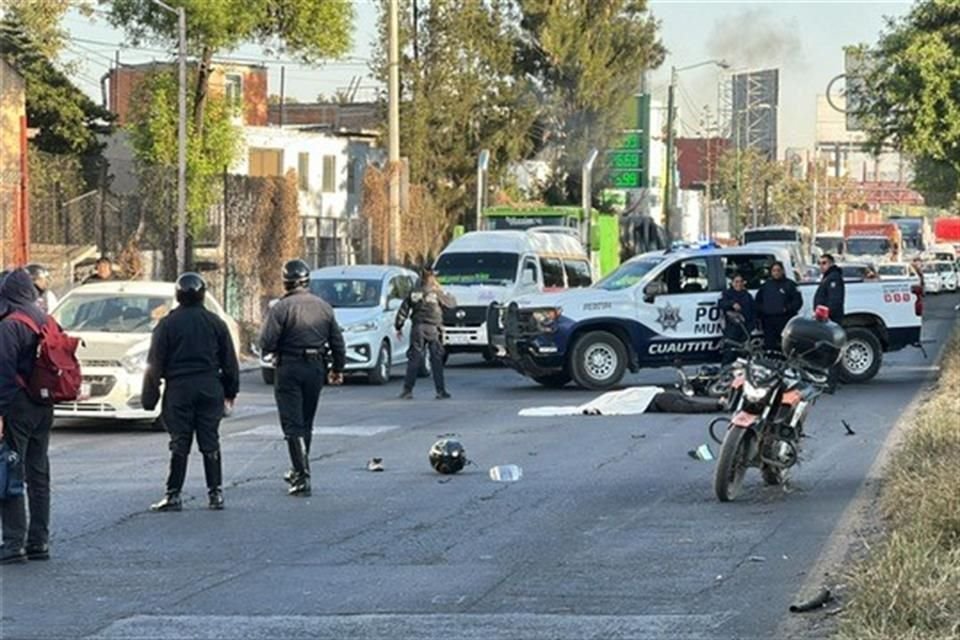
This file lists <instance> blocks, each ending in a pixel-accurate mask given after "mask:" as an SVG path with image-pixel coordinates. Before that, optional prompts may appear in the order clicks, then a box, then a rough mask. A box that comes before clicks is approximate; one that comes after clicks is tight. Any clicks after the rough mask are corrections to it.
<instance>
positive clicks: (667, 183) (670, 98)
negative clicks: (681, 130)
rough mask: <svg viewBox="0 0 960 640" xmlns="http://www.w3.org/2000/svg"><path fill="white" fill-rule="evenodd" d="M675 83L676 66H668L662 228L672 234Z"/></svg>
mask: <svg viewBox="0 0 960 640" xmlns="http://www.w3.org/2000/svg"><path fill="white" fill-rule="evenodd" d="M676 85H677V68H676V67H671V68H670V87H669V88H668V89H667V166H666V168H665V170H664V172H663V188H664V190H663V228H664V229H666V230H667V233H668V234H669V235H671V236H672V235H673V229H672V228H671V226H670V223H671V219H670V218H671V214H672V212H673V162H674V160H673V153H674V152H673V145H674V135H675V134H674V132H673V127H674V119H675V118H676V115H675V114H674V111H676V106H675V105H674V93H675V92H676Z"/></svg>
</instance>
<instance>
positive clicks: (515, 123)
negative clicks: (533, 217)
mask: <svg viewBox="0 0 960 640" xmlns="http://www.w3.org/2000/svg"><path fill="white" fill-rule="evenodd" d="M386 5H387V3H386V2H384V3H382V7H383V11H382V12H381V24H380V29H381V34H382V35H383V37H381V39H380V41H381V42H382V43H384V44H383V46H385V45H386V42H387V38H386V30H387V25H386V15H387V11H386ZM402 5H403V6H402V13H401V15H402V17H401V24H402V25H403V26H402V27H401V39H400V41H401V50H402V52H403V54H402V56H401V57H402V60H401V68H400V77H401V81H402V85H403V86H402V95H403V100H402V103H401V114H400V121H401V126H402V127H403V128H402V131H401V134H400V142H401V145H402V148H401V153H402V155H404V156H406V157H408V158H409V159H410V181H411V183H413V184H419V185H423V186H424V187H425V188H426V190H427V192H428V193H430V194H431V196H432V201H433V203H434V204H436V205H437V206H438V207H440V209H441V210H443V211H445V212H446V213H447V215H448V216H449V217H450V218H451V219H452V220H457V221H459V217H460V216H461V215H462V214H463V213H465V212H466V211H467V210H469V209H470V208H471V207H472V206H473V203H474V200H475V197H476V196H475V193H476V181H475V175H476V162H477V155H478V154H479V152H480V150H482V149H488V150H489V151H490V155H491V158H490V175H491V178H492V180H494V181H496V180H498V179H499V177H500V176H501V175H503V173H504V171H505V170H506V168H507V166H508V165H509V163H510V162H511V161H514V160H518V159H520V158H522V157H523V156H524V154H525V153H526V152H527V151H528V150H529V149H530V144H529V139H528V137H527V134H528V131H529V128H530V126H531V125H532V123H533V117H534V114H535V107H536V105H535V104H534V103H533V102H532V101H531V99H530V94H529V92H528V91H527V87H526V86H525V85H524V84H523V83H521V82H518V81H516V80H515V79H514V77H513V47H512V42H513V36H512V33H511V31H510V28H511V27H510V25H511V24H513V23H514V18H513V16H512V15H511V14H510V11H509V10H510V7H509V4H508V3H507V2H504V1H501V0H492V1H490V2H485V3H480V2H468V3H464V2H460V1H458V0H435V1H433V2H431V3H430V4H429V6H427V7H426V8H424V9H423V13H422V14H421V15H420V20H419V24H418V25H417V50H418V56H417V58H416V59H414V57H413V33H412V30H411V29H410V25H411V24H412V16H411V15H410V8H411V5H410V2H409V1H405V2H403V3H402ZM377 58H378V62H379V68H378V71H379V76H380V78H381V79H382V80H384V81H386V79H387V68H386V64H385V63H384V59H385V52H384V50H383V49H380V50H379V51H378V52H377ZM384 128H386V127H384Z"/></svg>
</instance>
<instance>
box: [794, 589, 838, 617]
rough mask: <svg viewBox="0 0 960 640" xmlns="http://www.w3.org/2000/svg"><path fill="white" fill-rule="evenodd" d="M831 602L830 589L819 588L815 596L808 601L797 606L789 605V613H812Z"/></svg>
mask: <svg viewBox="0 0 960 640" xmlns="http://www.w3.org/2000/svg"><path fill="white" fill-rule="evenodd" d="M831 600H833V596H832V595H830V589H828V588H826V587H821V588H820V591H818V592H817V595H815V596H813V597H812V598H810V599H809V600H804V601H803V602H801V603H799V604H792V605H790V613H805V612H807V611H813V610H815V609H819V608H820V607H822V606H823V605H825V604H827V603H828V602H830V601H831Z"/></svg>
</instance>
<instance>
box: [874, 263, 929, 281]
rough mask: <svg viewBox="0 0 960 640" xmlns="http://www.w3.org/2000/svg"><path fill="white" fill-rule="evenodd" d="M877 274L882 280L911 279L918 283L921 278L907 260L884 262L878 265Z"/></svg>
mask: <svg viewBox="0 0 960 640" xmlns="http://www.w3.org/2000/svg"><path fill="white" fill-rule="evenodd" d="M877 275H879V276H880V279H881V280H884V281H887V280H909V281H910V282H912V283H914V284H917V283H919V282H920V278H919V277H918V276H917V274H916V273H914V272H913V267H912V266H911V265H910V264H908V263H906V262H883V263H881V264H880V266H879V267H877Z"/></svg>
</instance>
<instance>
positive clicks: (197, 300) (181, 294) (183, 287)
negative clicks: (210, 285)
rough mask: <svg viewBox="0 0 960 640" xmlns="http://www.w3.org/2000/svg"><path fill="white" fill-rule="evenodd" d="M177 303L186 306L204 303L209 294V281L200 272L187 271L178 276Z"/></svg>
mask: <svg viewBox="0 0 960 640" xmlns="http://www.w3.org/2000/svg"><path fill="white" fill-rule="evenodd" d="M176 289H177V303H178V304H181V305H183V306H185V307H189V306H194V305H198V304H202V303H203V298H204V296H205V295H206V294H207V283H206V282H204V281H203V278H202V277H200V274H198V273H193V272H187V273H184V274H182V275H181V276H180V277H179V278H177V286H176Z"/></svg>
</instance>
